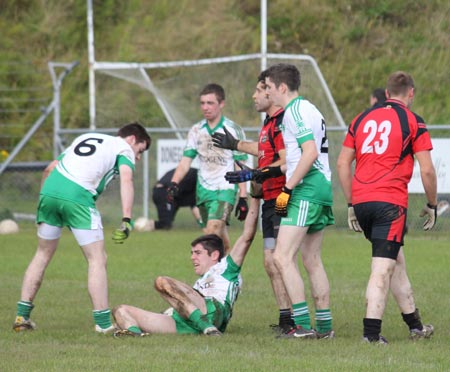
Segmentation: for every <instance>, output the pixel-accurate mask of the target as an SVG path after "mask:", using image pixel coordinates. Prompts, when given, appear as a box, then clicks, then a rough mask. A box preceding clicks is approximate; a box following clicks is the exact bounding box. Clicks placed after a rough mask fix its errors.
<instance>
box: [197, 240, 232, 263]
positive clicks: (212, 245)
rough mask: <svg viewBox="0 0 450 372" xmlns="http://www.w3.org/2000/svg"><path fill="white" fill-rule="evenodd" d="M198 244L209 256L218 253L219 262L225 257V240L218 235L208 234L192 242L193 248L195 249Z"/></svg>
mask: <svg viewBox="0 0 450 372" xmlns="http://www.w3.org/2000/svg"><path fill="white" fill-rule="evenodd" d="M197 244H200V245H201V246H202V247H203V248H204V249H206V250H207V251H208V256H211V254H212V253H213V252H214V251H218V252H219V261H220V260H221V259H222V258H223V256H224V255H225V248H224V246H223V240H222V239H221V238H220V237H219V236H218V235H216V234H207V235H202V236H200V237H198V238H197V239H195V240H193V241H192V243H191V247H194V246H196V245H197Z"/></svg>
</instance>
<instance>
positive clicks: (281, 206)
mask: <svg viewBox="0 0 450 372" xmlns="http://www.w3.org/2000/svg"><path fill="white" fill-rule="evenodd" d="M291 193H292V190H291V189H288V188H287V187H286V186H283V188H282V189H281V193H280V195H278V197H277V200H276V202H275V213H276V214H277V215H278V216H281V217H286V216H287V206H288V204H289V199H290V198H291Z"/></svg>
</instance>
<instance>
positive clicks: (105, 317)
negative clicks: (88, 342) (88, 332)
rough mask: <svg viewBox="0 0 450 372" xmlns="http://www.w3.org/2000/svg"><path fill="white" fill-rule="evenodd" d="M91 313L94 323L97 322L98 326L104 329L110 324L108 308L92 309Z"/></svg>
mask: <svg viewBox="0 0 450 372" xmlns="http://www.w3.org/2000/svg"><path fill="white" fill-rule="evenodd" d="M92 314H93V316H94V322H95V324H97V325H98V326H99V327H100V328H103V329H106V328H109V327H111V326H112V323H111V310H110V309H105V310H94V311H92Z"/></svg>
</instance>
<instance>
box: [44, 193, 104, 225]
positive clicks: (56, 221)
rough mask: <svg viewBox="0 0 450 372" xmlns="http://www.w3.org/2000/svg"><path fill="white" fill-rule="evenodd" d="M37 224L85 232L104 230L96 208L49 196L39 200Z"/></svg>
mask: <svg viewBox="0 0 450 372" xmlns="http://www.w3.org/2000/svg"><path fill="white" fill-rule="evenodd" d="M36 222H37V223H41V222H45V223H46V224H48V225H51V226H57V227H64V226H69V227H73V228H75V229H83V230H97V229H102V228H103V226H102V218H101V216H100V213H99V211H98V210H97V209H96V208H93V207H88V206H85V205H81V204H78V203H75V202H72V201H69V200H64V199H57V198H53V197H51V196H47V195H41V197H40V199H39V206H38V210H37V216H36Z"/></svg>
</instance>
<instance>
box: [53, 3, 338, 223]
mask: <svg viewBox="0 0 450 372" xmlns="http://www.w3.org/2000/svg"><path fill="white" fill-rule="evenodd" d="M87 6H88V9H87V10H88V11H87V18H88V19H87V25H88V52H89V113H90V129H91V130H98V131H104V132H109V131H110V132H113V131H115V130H114V129H112V128H113V127H116V128H117V126H118V125H120V124H123V123H125V122H127V121H129V120H130V118H135V119H136V120H140V121H141V122H142V123H143V124H144V125H146V126H147V127H148V128H149V129H151V134H152V137H153V138H155V137H156V138H158V137H159V136H162V138H165V139H179V140H181V139H183V138H184V137H185V135H186V133H187V131H188V129H189V128H190V126H191V125H192V124H193V123H195V122H197V121H198V120H199V119H200V118H199V112H198V93H199V91H200V90H201V88H202V87H203V86H204V85H205V84H207V83H209V82H217V83H219V84H221V85H222V86H223V87H224V88H225V91H226V94H227V97H226V107H225V114H226V115H227V116H228V117H230V118H231V119H232V120H233V121H235V122H236V123H238V124H239V125H241V126H242V127H243V128H244V130H245V131H246V133H247V137H249V138H252V137H253V138H256V137H257V133H258V132H259V128H260V125H261V117H260V116H259V115H257V114H256V111H255V109H254V106H253V101H252V99H251V97H252V94H253V91H254V87H255V85H256V78H257V76H258V75H259V73H260V71H261V70H263V69H265V68H266V67H267V66H270V65H271V64H274V63H277V62H279V61H280V60H283V61H285V62H286V63H291V64H294V65H296V66H297V67H298V69H299V70H300V73H301V77H302V84H301V88H300V94H301V95H302V96H304V97H305V98H307V99H309V100H310V101H311V102H313V103H314V104H315V105H316V106H317V107H318V108H319V110H320V111H321V112H322V114H323V115H324V117H325V120H326V123H327V129H328V131H329V132H334V133H335V134H336V135H341V134H342V133H343V128H345V123H344V120H343V118H342V116H341V114H340V112H339V110H338V108H337V106H336V103H335V102H334V99H333V96H332V94H331V92H330V90H329V88H328V86H327V84H326V81H325V79H324V77H323V76H322V73H321V71H320V69H319V66H318V64H317V62H316V61H315V60H314V58H313V57H311V56H309V55H302V54H274V53H267V35H266V34H267V1H266V0H261V50H260V53H254V54H245V55H238V56H226V57H217V58H205V59H198V60H182V61H166V62H149V63H136V62H108V61H96V60H95V47H94V29H93V24H94V23H93V9H92V0H87ZM149 107H150V108H151V109H150V108H149ZM155 107H159V109H160V112H161V116H159V117H156V118H154V117H153V116H154V114H153V115H152V116H151V115H149V114H150V112H151V113H154V112H155ZM70 132H72V131H70V130H64V129H62V130H61V133H62V134H64V133H66V134H67V133H70ZM330 134H331V135H332V133H330ZM332 141H333V140H331V142H332ZM155 147H156V146H155ZM148 156H149V155H148V154H146V156H145V157H144V168H143V179H144V185H143V215H144V216H145V217H147V213H148V212H147V211H148V199H149V194H148V190H149V179H150V175H149V173H148V172H149V170H148V169H149V167H148V164H149V159H148ZM150 156H152V155H150ZM330 156H333V155H332V154H330Z"/></svg>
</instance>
